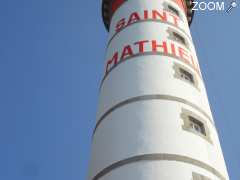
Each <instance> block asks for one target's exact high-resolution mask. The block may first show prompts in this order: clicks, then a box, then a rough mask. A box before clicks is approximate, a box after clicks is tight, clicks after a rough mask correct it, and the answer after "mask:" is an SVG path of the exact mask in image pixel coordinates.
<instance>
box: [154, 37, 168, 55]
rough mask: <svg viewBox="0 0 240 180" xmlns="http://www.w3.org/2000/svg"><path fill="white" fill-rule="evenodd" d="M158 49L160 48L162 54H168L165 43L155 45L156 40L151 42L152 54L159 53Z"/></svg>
mask: <svg viewBox="0 0 240 180" xmlns="http://www.w3.org/2000/svg"><path fill="white" fill-rule="evenodd" d="M158 48H161V49H162V50H163V52H164V54H168V49H167V43H166V41H162V44H157V41H156V40H152V52H161V51H160V50H159V49H158Z"/></svg>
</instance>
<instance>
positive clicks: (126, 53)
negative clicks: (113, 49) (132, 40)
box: [121, 45, 133, 60]
mask: <svg viewBox="0 0 240 180" xmlns="http://www.w3.org/2000/svg"><path fill="white" fill-rule="evenodd" d="M132 55H133V51H132V48H131V46H130V45H127V46H125V47H124V49H123V51H122V56H121V60H124V59H126V58H127V57H128V56H132Z"/></svg>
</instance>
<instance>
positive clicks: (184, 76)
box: [179, 68, 194, 84]
mask: <svg viewBox="0 0 240 180" xmlns="http://www.w3.org/2000/svg"><path fill="white" fill-rule="evenodd" d="M179 70H180V76H181V78H182V79H185V80H187V81H189V82H190V83H192V84H194V78H193V75H192V74H191V73H190V72H188V71H186V70H185V69H183V68H180V69H179Z"/></svg>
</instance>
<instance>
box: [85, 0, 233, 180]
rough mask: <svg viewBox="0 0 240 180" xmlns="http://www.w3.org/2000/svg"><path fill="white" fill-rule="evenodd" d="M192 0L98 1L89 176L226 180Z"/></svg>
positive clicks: (94, 178)
mask: <svg viewBox="0 0 240 180" xmlns="http://www.w3.org/2000/svg"><path fill="white" fill-rule="evenodd" d="M191 7H192V2H191V0H103V3H102V12H103V20H104V23H105V26H106V28H107V29H108V30H109V41H108V45H107V54H106V59H105V70H104V77H103V79H102V83H101V87H100V99H99V108H98V113H97V122H96V127H95V129H94V132H93V137H92V156H91V162H90V171H89V177H88V180H228V179H229V177H228V174H227V170H226V166H225V163H224V158H223V154H222V151H221V147H220V143H219V139H218V134H217V130H216V127H215V124H214V120H213V117H212V114H211V110H210V107H209V102H208V98H207V94H206V89H205V86H204V82H203V78H202V76H201V72H200V68H199V63H198V59H197V56H196V52H195V49H194V45H193V42H192V37H191V34H190V30H189V25H190V23H191V21H192V17H193V12H192V10H191V9H192V8H191Z"/></svg>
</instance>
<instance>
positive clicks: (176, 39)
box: [173, 32, 187, 45]
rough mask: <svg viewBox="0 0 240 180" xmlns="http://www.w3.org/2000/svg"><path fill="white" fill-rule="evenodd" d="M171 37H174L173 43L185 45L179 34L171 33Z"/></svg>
mask: <svg viewBox="0 0 240 180" xmlns="http://www.w3.org/2000/svg"><path fill="white" fill-rule="evenodd" d="M173 37H174V40H175V41H177V42H179V43H181V44H184V45H187V43H186V40H185V39H184V37H182V36H181V35H180V34H178V33H176V32H173Z"/></svg>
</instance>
